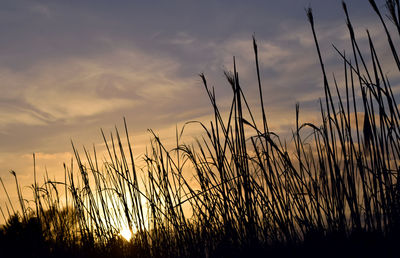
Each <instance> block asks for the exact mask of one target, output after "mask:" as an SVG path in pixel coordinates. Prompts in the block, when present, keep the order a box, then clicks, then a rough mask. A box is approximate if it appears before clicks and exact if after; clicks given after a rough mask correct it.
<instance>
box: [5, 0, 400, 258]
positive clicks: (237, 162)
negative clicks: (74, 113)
mask: <svg viewBox="0 0 400 258" xmlns="http://www.w3.org/2000/svg"><path fill="white" fill-rule="evenodd" d="M369 3H370V5H371V7H372V8H373V10H374V11H375V12H376V14H377V21H378V22H380V23H381V24H380V26H381V27H382V30H383V31H384V32H385V35H386V40H387V47H388V48H389V49H390V52H391V55H392V58H393V64H394V66H395V67H396V69H397V70H396V71H400V59H399V56H398V54H397V50H398V46H397V45H396V44H395V43H394V42H398V38H397V39H394V37H398V36H400V6H399V1H398V0H387V1H386V10H385V11H384V12H385V13H381V11H380V10H379V8H378V7H377V6H376V4H375V2H374V1H373V0H370V1H369ZM366 4H367V3H366ZM343 9H344V13H345V17H346V23H347V27H348V31H349V40H350V43H351V47H352V48H351V49H350V50H347V52H346V53H345V52H342V51H339V50H337V49H336V48H335V47H334V48H335V49H336V50H337V54H338V56H339V57H341V58H342V62H343V74H344V78H342V79H341V80H340V82H341V83H342V84H339V83H337V80H336V79H335V78H334V77H333V79H332V80H329V79H328V73H329V71H326V70H325V66H324V59H323V53H321V52H320V47H319V42H318V32H317V29H316V28H315V27H314V18H313V14H312V11H311V9H307V13H306V14H307V17H308V20H309V22H310V25H311V32H310V33H312V35H313V37H314V40H315V45H316V50H317V57H318V58H319V62H320V66H321V71H310V72H312V73H315V74H316V76H322V77H323V85H322V86H323V88H324V94H325V95H324V96H323V98H322V99H321V100H320V107H319V111H320V114H321V121H322V122H321V124H312V123H307V122H305V123H304V122H301V119H300V109H299V106H298V105H297V106H296V110H295V111H296V126H295V128H293V131H292V137H291V138H290V139H281V138H280V137H279V136H278V135H277V134H276V133H274V132H272V131H271V130H270V129H269V126H268V119H267V117H268V115H267V114H266V112H265V110H264V106H265V103H263V92H262V88H263V85H262V80H261V78H260V71H259V64H258V62H259V60H258V49H257V42H256V40H255V39H254V38H253V43H254V44H253V47H254V56H255V69H256V71H257V76H258V78H257V79H258V85H257V87H258V89H259V97H260V98H259V107H258V108H259V109H260V110H257V111H254V110H253V111H254V112H253V111H252V109H251V108H250V106H249V105H248V102H247V100H246V96H245V95H244V93H243V91H242V87H241V84H240V80H239V73H238V72H237V71H236V64H235V60H234V64H233V67H234V68H233V71H232V72H226V73H225V77H226V79H227V82H228V83H229V85H230V86H231V88H232V102H231V106H230V109H229V112H228V114H226V115H224V114H223V113H222V112H220V109H219V106H218V103H217V101H216V97H215V93H214V88H212V87H210V86H209V84H208V82H207V80H206V77H205V76H204V75H203V74H201V75H200V77H201V79H202V81H203V84H204V88H205V92H206V93H207V95H208V97H209V99H210V103H211V106H212V108H213V115H214V116H213V120H212V121H210V122H209V124H203V123H201V122H188V124H192V123H195V124H197V125H198V126H200V127H202V128H203V129H204V134H203V135H202V136H199V138H198V140H197V141H196V142H194V143H193V144H185V143H181V142H180V138H181V135H182V134H183V133H184V130H185V127H184V128H183V129H182V131H177V132H176V147H175V148H173V149H171V150H170V149H167V148H166V147H165V146H164V145H163V143H162V141H161V140H160V138H159V137H158V136H157V134H156V133H154V132H153V131H150V132H151V134H152V135H153V138H152V141H151V143H150V145H149V147H148V149H147V153H146V154H145V158H144V161H143V162H144V164H145V165H140V166H139V165H137V164H136V163H138V161H136V160H134V158H133V149H132V146H131V143H130V138H129V135H128V129H127V126H126V123H125V127H124V130H123V132H122V133H121V131H118V130H117V129H116V130H115V132H113V133H111V135H110V136H109V137H108V136H106V135H105V134H104V133H103V135H102V136H103V138H104V144H105V145H106V148H107V151H108V159H107V160H106V161H102V160H100V159H99V158H98V157H97V155H96V150H95V149H93V150H87V149H85V150H84V153H79V152H78V151H77V150H76V149H75V147H74V146H73V150H74V153H75V160H74V161H72V162H71V164H66V165H65V167H64V171H65V180H64V181H63V182H56V181H52V180H49V179H48V177H47V178H46V179H45V180H44V181H43V182H38V181H37V180H36V171H34V174H35V181H34V182H33V183H32V186H31V189H32V193H33V197H32V199H30V200H29V201H30V202H31V203H33V204H34V205H28V203H27V201H26V200H25V199H24V197H23V196H22V194H21V190H20V186H19V184H18V181H17V175H16V174H15V172H12V173H13V175H14V176H15V180H16V191H17V193H18V196H19V199H20V202H19V206H20V207H13V203H11V202H9V203H8V204H7V205H6V206H5V207H2V209H1V213H2V216H4V218H5V219H7V223H6V225H5V227H4V228H2V229H1V230H0V252H1V254H7V253H8V254H12V256H22V257H47V256H50V257H241V256H247V257H253V256H256V255H265V256H270V257H278V256H284V257H285V256H292V257H295V256H300V257H302V256H307V257H309V256H326V257H338V256H344V257H356V256H359V257H362V256H375V255H380V256H382V257H388V256H394V257H396V256H398V255H399V254H398V255H396V254H397V253H399V251H398V246H397V245H398V243H399V241H400V181H399V180H398V177H399V174H400V126H399V123H400V110H399V108H398V105H397V103H396V96H397V95H396V92H393V91H392V88H391V85H390V80H389V79H390V78H387V76H386V73H385V70H384V68H383V67H382V66H381V62H380V59H379V56H378V55H377V52H376V49H375V45H374V42H373V40H372V39H371V37H370V35H369V32H368V31H367V32H366V33H367V37H368V42H369V46H368V48H367V49H361V47H360V46H359V44H358V41H357V37H356V35H355V33H354V29H353V26H352V23H351V20H350V16H349V14H348V12H347V8H346V5H345V4H343ZM385 15H387V17H388V18H389V20H388V19H387V17H385ZM392 37H393V38H392ZM256 113H257V114H261V117H255V115H254V114H256ZM124 122H125V121H124ZM193 173H194V175H195V179H196V182H192V181H190V178H192V177H193ZM1 187H2V191H3V192H4V193H6V194H7V196H8V193H7V189H6V188H5V187H4V185H2V186H1ZM14 205H15V204H14ZM124 227H125V228H127V230H128V233H129V232H131V234H132V238H131V239H130V240H129V241H128V240H126V239H125V238H124V237H123V236H122V235H121V234H120V232H119V231H120V230H121V228H124ZM1 254H0V256H1ZM10 257H11V256H10Z"/></svg>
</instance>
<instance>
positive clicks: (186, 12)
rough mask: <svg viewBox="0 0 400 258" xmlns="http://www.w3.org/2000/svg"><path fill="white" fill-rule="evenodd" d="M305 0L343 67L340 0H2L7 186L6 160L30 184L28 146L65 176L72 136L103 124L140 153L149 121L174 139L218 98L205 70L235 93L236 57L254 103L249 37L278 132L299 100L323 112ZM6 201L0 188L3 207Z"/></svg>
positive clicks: (8, 179) (7, 177)
mask: <svg viewBox="0 0 400 258" xmlns="http://www.w3.org/2000/svg"><path fill="white" fill-rule="evenodd" d="M348 2H349V3H348V8H349V12H350V15H351V18H352V20H353V22H354V26H355V27H356V28H358V29H357V30H356V32H357V35H358V36H359V37H360V38H364V39H365V29H366V28H369V29H371V32H372V35H373V37H375V39H376V40H377V43H378V44H379V43H380V42H381V41H380V40H381V38H383V37H380V35H381V34H380V30H379V29H378V28H379V26H378V25H379V23H378V22H377V18H376V17H375V16H374V13H373V11H372V9H371V8H370V6H369V4H368V2H367V1H365V0H352V1H348ZM378 4H379V6H380V7H383V5H384V1H378ZM309 6H311V7H312V8H313V11H314V16H315V21H316V29H317V33H318V37H319V39H320V40H321V48H322V53H323V56H324V59H325V60H326V63H327V66H328V67H329V68H330V69H331V71H338V73H339V74H340V67H341V66H342V63H341V60H340V58H339V57H338V55H337V54H336V53H335V51H334V50H333V48H332V45H331V44H332V43H333V44H335V45H336V46H338V48H339V49H349V43H348V41H347V40H348V35H347V33H346V26H345V19H344V13H343V11H342V8H341V1H336V0H329V1H321V0H296V1H293V0H280V1H261V0H260V1H257V0H254V1H236V0H230V1H225V0H223V1H192V0H185V1H184V0H181V1H178V0H171V1H123V0H113V1H105V0H104V1H103V0H96V1H89V0H88V1H53V0H52V1H35V0H29V1H23V0H18V1H15V0H11V1H7V0H0V91H1V94H0V177H1V178H2V179H3V181H4V182H5V185H6V187H7V188H8V189H9V192H10V195H12V196H13V198H14V197H15V191H14V187H13V183H14V181H13V180H14V179H13V177H12V175H11V174H10V173H9V171H10V170H14V171H15V172H16V173H17V175H18V177H19V180H20V182H21V184H22V185H29V184H32V178H33V162H32V153H36V157H37V171H38V174H40V175H43V174H44V172H45V171H46V170H47V171H48V174H49V175H50V177H52V176H54V177H57V176H60V175H63V163H64V162H66V163H69V161H70V160H71V158H72V147H71V140H72V141H73V142H74V144H75V145H76V146H77V147H78V148H79V149H80V150H82V148H81V147H82V146H88V147H91V146H92V145H93V144H94V145H101V142H102V137H101V133H100V128H103V130H104V131H105V132H109V131H111V130H113V128H114V126H117V127H119V128H120V129H121V128H122V126H123V117H126V119H127V124H128V127H129V132H130V136H131V138H132V142H133V145H134V150H135V154H136V157H137V158H140V154H141V153H143V151H144V150H145V146H146V144H148V141H149V139H150V137H151V135H150V134H149V133H148V132H147V129H149V128H151V129H153V130H154V131H155V132H156V133H158V134H160V136H161V137H162V139H164V140H165V141H166V142H168V141H172V140H173V139H174V137H175V128H176V126H178V127H181V126H182V125H183V124H184V123H185V122H186V121H189V120H199V121H208V119H209V115H210V114H211V106H210V105H209V100H208V99H207V94H206V92H205V90H204V87H203V86H202V83H201V79H200V77H199V76H198V74H199V73H204V74H205V75H206V77H207V79H208V82H209V83H210V85H213V86H215V90H216V94H217V100H218V101H219V103H221V106H224V104H227V103H229V101H230V98H231V95H230V94H231V92H230V86H229V85H228V83H227V82H226V80H225V79H224V75H223V72H224V71H225V70H232V58H233V56H235V57H236V61H237V67H238V71H239V75H240V78H241V83H242V87H243V90H244V91H245V93H246V94H247V96H248V98H249V100H250V102H251V103H252V104H256V102H257V101H258V99H257V91H258V89H257V86H256V80H255V79H256V77H255V75H256V74H255V64H254V55H253V50H252V36H253V35H255V37H256V39H257V42H258V44H259V51H260V66H261V75H262V80H263V91H264V103H265V106H266V110H267V116H268V119H269V120H270V124H271V126H272V128H273V130H274V131H277V132H284V131H285V130H286V131H287V130H288V128H290V126H292V125H293V122H294V120H293V119H294V117H295V104H296V103H300V107H301V112H302V117H304V120H307V119H310V120H314V119H317V117H318V99H319V97H321V96H322V76H321V73H320V70H319V64H318V59H317V55H316V50H315V47H314V42H313V40H312V34H311V29H310V27H309V24H308V22H307V18H306V14H305V8H306V7H309ZM381 36H382V35H381ZM382 54H383V55H385V52H383V53H382ZM387 68H388V69H387V71H388V73H390V72H391V71H394V68H393V67H392V66H390V65H389V66H388V67H387ZM339 77H340V76H339ZM193 132H196V133H198V132H200V131H199V130H197V131H196V129H193ZM193 134H195V133H193ZM5 200H6V199H5V197H4V193H3V191H2V189H1V190H0V205H1V204H3V203H4V202H5Z"/></svg>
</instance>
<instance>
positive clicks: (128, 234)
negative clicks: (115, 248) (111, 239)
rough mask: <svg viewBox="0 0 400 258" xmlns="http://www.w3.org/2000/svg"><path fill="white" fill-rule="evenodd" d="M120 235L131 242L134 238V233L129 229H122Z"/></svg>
mask: <svg viewBox="0 0 400 258" xmlns="http://www.w3.org/2000/svg"><path fill="white" fill-rule="evenodd" d="M119 234H120V235H121V236H122V237H123V238H125V240H126V241H130V240H131V238H132V232H131V231H130V230H129V228H124V229H122V230H121V231H120V232H119Z"/></svg>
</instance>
